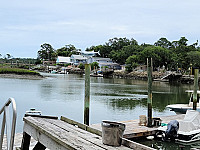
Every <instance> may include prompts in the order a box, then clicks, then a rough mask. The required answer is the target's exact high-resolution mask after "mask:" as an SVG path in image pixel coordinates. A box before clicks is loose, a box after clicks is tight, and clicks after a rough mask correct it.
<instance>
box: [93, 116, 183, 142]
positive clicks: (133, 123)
mask: <svg viewBox="0 0 200 150" xmlns="http://www.w3.org/2000/svg"><path fill="white" fill-rule="evenodd" d="M184 116H185V114H179V115H173V116H164V117H160V118H161V120H162V123H166V124H167V123H169V122H170V121H171V120H177V121H180V120H183V118H184ZM119 122H120V123H124V124H125V125H126V129H125V131H124V136H123V137H124V138H127V139H132V138H136V137H142V136H149V135H154V134H155V133H156V132H157V129H158V127H146V126H139V120H129V121H119ZM91 127H92V128H94V129H97V130H100V131H101V124H93V125H91Z"/></svg>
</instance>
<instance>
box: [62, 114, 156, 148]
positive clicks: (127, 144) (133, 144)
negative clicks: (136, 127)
mask: <svg viewBox="0 0 200 150" xmlns="http://www.w3.org/2000/svg"><path fill="white" fill-rule="evenodd" d="M61 118H62V119H64V120H66V121H67V122H68V123H70V124H72V125H77V126H78V127H80V128H81V129H82V128H83V129H85V128H86V127H85V126H86V125H84V124H81V123H78V122H76V121H73V120H71V119H68V118H66V117H61ZM124 122H126V123H129V125H130V126H131V125H132V123H133V122H135V123H137V124H138V121H137V120H134V121H133V120H129V121H123V123H124ZM94 126H95V125H94ZM97 127H100V124H98V126H97ZM90 128H91V129H94V128H92V127H90ZM95 130H96V131H95V133H97V131H98V132H100V133H101V131H99V130H101V129H100V128H98V129H95ZM87 131H88V132H90V131H91V130H87ZM95 133H94V134H95ZM139 134H140V133H139ZM100 135H101V134H100ZM146 135H152V134H151V133H150V132H149V134H146ZM126 136H127V135H126ZM130 136H131V137H132V136H133V135H132V134H131V135H130ZM135 137H138V136H137V135H135ZM122 145H124V146H125V147H129V148H131V149H137V150H154V149H153V148H150V147H148V146H145V145H142V144H139V143H136V142H133V141H130V140H127V139H125V138H122ZM120 148H121V147H119V149H120Z"/></svg>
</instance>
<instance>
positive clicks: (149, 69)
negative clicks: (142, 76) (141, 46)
mask: <svg viewBox="0 0 200 150" xmlns="http://www.w3.org/2000/svg"><path fill="white" fill-rule="evenodd" d="M152 70H153V65H152V58H147V73H148V98H147V105H148V115H147V116H148V120H147V126H148V127H150V126H152Z"/></svg>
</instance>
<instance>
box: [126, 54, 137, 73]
mask: <svg viewBox="0 0 200 150" xmlns="http://www.w3.org/2000/svg"><path fill="white" fill-rule="evenodd" d="M137 62H138V56H137V55H132V56H129V57H128V58H127V59H126V70H127V71H129V72H131V71H133V69H134V68H136V67H137V66H138V63H137Z"/></svg>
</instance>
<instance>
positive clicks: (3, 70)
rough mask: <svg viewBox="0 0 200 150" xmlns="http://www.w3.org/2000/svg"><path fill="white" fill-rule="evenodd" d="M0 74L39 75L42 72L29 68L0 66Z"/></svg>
mask: <svg viewBox="0 0 200 150" xmlns="http://www.w3.org/2000/svg"><path fill="white" fill-rule="evenodd" d="M0 74H18V75H38V76H40V74H39V73H38V72H36V71H31V70H27V69H19V68H0Z"/></svg>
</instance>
